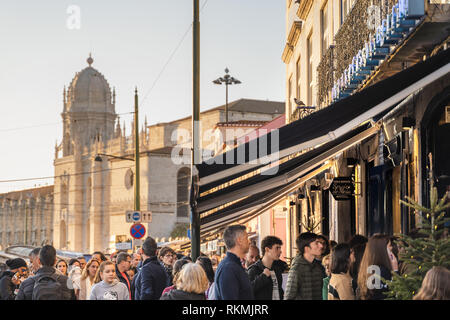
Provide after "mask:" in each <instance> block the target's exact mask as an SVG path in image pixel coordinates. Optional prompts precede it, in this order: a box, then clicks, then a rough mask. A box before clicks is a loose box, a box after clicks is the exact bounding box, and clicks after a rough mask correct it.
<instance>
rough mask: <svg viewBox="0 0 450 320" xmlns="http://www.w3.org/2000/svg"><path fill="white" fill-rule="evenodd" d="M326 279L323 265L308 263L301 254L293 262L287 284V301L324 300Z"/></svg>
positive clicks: (285, 295) (315, 261)
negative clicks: (324, 280)
mask: <svg viewBox="0 0 450 320" xmlns="http://www.w3.org/2000/svg"><path fill="white" fill-rule="evenodd" d="M325 277H326V274H325V270H324V268H323V266H322V264H321V263H320V262H319V261H317V260H315V259H314V260H313V262H309V261H307V260H306V259H305V258H304V257H303V255H301V254H299V255H297V256H296V257H295V258H294V261H292V266H291V270H289V275H288V280H287V284H286V292H285V294H284V299H285V300H322V288H323V278H325Z"/></svg>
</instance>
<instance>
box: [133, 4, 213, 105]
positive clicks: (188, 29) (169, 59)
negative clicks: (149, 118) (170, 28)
mask: <svg viewBox="0 0 450 320" xmlns="http://www.w3.org/2000/svg"><path fill="white" fill-rule="evenodd" d="M208 1H209V0H205V2H204V3H203V5H202V7H201V8H200V12H202V11H203V9H204V8H205V6H206V4H207V3H208ZM192 26H193V23H191V24H190V25H189V27H188V28H187V30H186V32H185V33H184V34H183V37H182V38H181V40H180V41H179V42H178V44H177V46H176V47H175V49H174V50H173V51H172V53H171V54H170V56H169V58H168V59H167V61H166V63H165V64H164V66H163V67H162V69H161V71H160V72H159V74H158V76H157V77H156V79H155V81H153V84H152V86H151V87H150V89H149V90H148V91H147V93H146V94H145V96H144V98H143V99H142V102H141V104H142V105H144V102H145V100H146V99H147V97H148V95H149V94H150V93H151V92H152V91H153V89H154V88H155V86H156V84H157V83H158V81H159V79H160V78H161V76H162V74H163V73H164V71H165V70H166V68H167V66H168V65H169V63H170V62H171V61H172V58H173V57H174V56H175V54H176V53H177V51H178V49H179V48H180V47H181V45H182V44H183V42H184V39H186V37H187V35H188V34H189V32H190V31H191V29H192Z"/></svg>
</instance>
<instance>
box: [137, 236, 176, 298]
mask: <svg viewBox="0 0 450 320" xmlns="http://www.w3.org/2000/svg"><path fill="white" fill-rule="evenodd" d="M157 248H158V247H157V244H156V241H155V240H154V239H153V238H151V237H148V238H147V239H145V241H144V243H143V244H142V251H143V252H142V258H143V259H144V263H143V265H142V268H141V271H139V272H138V274H137V275H136V276H135V277H134V281H133V286H134V288H135V289H134V298H135V299H136V300H159V298H160V297H161V295H162V292H163V291H164V289H165V288H167V287H168V286H169V279H168V277H167V273H166V271H165V270H164V268H163V267H162V266H161V264H160V263H159V261H158V257H157V256H156V250H157Z"/></svg>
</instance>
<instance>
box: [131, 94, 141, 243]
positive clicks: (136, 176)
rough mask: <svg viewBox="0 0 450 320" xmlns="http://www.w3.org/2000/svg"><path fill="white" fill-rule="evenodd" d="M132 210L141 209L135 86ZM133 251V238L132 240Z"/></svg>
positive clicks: (137, 112) (137, 113) (137, 111)
mask: <svg viewBox="0 0 450 320" xmlns="http://www.w3.org/2000/svg"><path fill="white" fill-rule="evenodd" d="M134 166H135V167H134V168H135V170H134V171H135V174H134V211H141V195H140V166H139V107H138V91H137V87H136V89H135V91H134ZM132 245H133V251H135V248H136V245H135V240H132Z"/></svg>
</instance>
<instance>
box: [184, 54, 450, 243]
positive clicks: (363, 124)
mask: <svg viewBox="0 0 450 320" xmlns="http://www.w3.org/2000/svg"><path fill="white" fill-rule="evenodd" d="M449 72H450V50H444V51H442V52H440V53H438V54H437V55H435V56H433V57H431V58H429V59H427V60H425V61H423V62H420V63H418V64H416V65H414V66H412V67H410V68H408V69H405V70H403V71H401V72H399V73H397V74H396V75H394V76H392V77H390V78H388V79H385V80H383V81H380V82H378V83H376V84H374V85H372V86H370V87H368V88H366V89H364V90H362V91H360V92H358V93H355V94H354V95H352V96H350V97H347V98H345V99H342V100H339V101H338V102H336V103H334V104H332V105H330V106H328V107H327V108H324V109H322V110H319V111H317V112H315V113H313V114H312V115H310V116H308V117H306V118H304V119H301V120H298V121H295V122H292V123H290V124H289V125H286V126H284V127H281V128H280V129H279V130H277V131H272V132H270V133H268V134H267V135H265V136H262V137H258V138H257V139H255V140H254V141H252V142H248V143H246V144H244V145H241V146H239V147H237V148H235V149H233V150H230V151H228V152H226V153H224V154H221V155H219V156H217V157H216V158H214V159H211V160H210V161H208V162H204V163H202V164H199V165H196V169H197V170H198V172H197V173H198V176H197V177H196V179H194V183H193V188H192V190H193V191H194V193H192V196H191V206H192V207H193V208H194V210H197V211H198V212H199V213H200V217H201V234H202V235H204V234H205V233H207V232H213V231H214V230H217V229H218V228H221V227H223V226H225V225H227V224H229V223H232V222H235V221H238V220H243V219H247V218H248V219H250V218H252V217H254V216H256V215H258V214H259V213H261V212H263V211H264V210H267V209H268V208H270V205H274V204H276V202H278V201H280V200H281V199H282V198H283V197H284V196H285V195H287V194H289V193H290V192H292V191H291V190H295V189H296V188H297V187H298V186H300V185H301V184H302V183H304V182H305V181H307V180H308V179H310V178H311V177H313V176H311V174H312V173H314V174H315V175H316V174H318V172H317V170H319V171H323V170H326V168H325V167H326V166H327V165H326V164H324V163H325V162H326V161H329V160H330V159H332V158H333V157H335V156H336V155H337V154H339V153H341V152H342V151H344V150H345V149H348V148H350V147H351V146H353V145H355V144H356V143H358V142H360V141H361V140H363V139H365V138H367V137H370V136H371V135H374V134H375V133H376V132H377V131H378V130H379V127H380V125H381V123H380V122H377V123H375V122H374V121H373V120H374V119H375V118H376V117H377V116H379V115H380V114H382V113H385V112H387V111H388V110H390V109H391V108H393V107H394V106H395V105H396V104H397V103H399V102H400V101H402V100H403V99H404V98H406V97H407V96H408V95H410V94H411V93H413V92H415V91H416V90H418V89H420V88H422V87H424V86H426V85H428V84H429V83H431V82H433V81H435V80H437V79H439V78H440V77H442V76H444V75H446V74H448V73H449ZM276 140H279V143H278V145H277V144H276V143H274V142H276ZM273 146H275V147H276V148H274V147H273ZM264 149H267V152H262V151H263V150H264ZM271 149H274V150H271ZM255 150H257V151H258V152H254V151H255ZM305 150H308V151H307V152H305ZM251 151H253V152H251ZM260 151H261V152H260ZM301 151H303V152H304V153H303V154H300V155H299V154H298V153H299V152H301ZM266 155H269V156H274V158H275V156H276V158H277V159H281V160H280V162H279V163H275V164H278V171H276V172H274V173H273V174H270V175H267V174H264V173H267V172H268V171H267V170H274V169H273V168H271V166H270V165H267V163H262V161H260V160H261V156H266ZM239 157H240V158H239ZM274 158H272V159H274ZM227 159H234V162H233V163H227ZM236 160H240V161H236ZM236 162H237V163H236ZM221 163H222V164H221ZM276 199H278V200H276ZM275 200H276V202H274V201H275Z"/></svg>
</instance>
